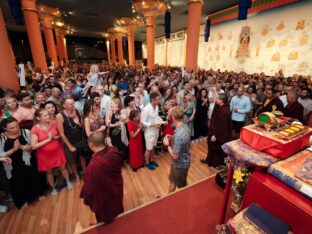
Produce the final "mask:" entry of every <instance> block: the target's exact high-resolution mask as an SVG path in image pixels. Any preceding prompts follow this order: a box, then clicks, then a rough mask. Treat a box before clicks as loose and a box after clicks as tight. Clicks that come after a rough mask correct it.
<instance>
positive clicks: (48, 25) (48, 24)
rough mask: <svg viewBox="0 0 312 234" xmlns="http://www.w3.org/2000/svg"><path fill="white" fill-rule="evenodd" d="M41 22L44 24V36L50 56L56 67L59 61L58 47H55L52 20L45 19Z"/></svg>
mask: <svg viewBox="0 0 312 234" xmlns="http://www.w3.org/2000/svg"><path fill="white" fill-rule="evenodd" d="M41 23H42V26H43V32H44V37H45V40H46V44H47V48H48V53H49V56H50V58H51V60H52V61H53V63H54V67H58V66H59V63H58V60H57V53H56V47H55V42H54V37H53V28H52V21H51V20H48V19H44V20H42V22H41Z"/></svg>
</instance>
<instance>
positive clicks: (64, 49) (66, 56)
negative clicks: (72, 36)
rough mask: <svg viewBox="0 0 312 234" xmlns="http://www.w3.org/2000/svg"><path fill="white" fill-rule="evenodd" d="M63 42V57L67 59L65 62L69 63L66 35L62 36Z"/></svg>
mask: <svg viewBox="0 0 312 234" xmlns="http://www.w3.org/2000/svg"><path fill="white" fill-rule="evenodd" d="M61 42H62V51H63V57H64V59H65V62H66V63H68V55H67V46H66V39H65V36H64V34H61Z"/></svg>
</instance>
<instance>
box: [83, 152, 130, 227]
mask: <svg viewBox="0 0 312 234" xmlns="http://www.w3.org/2000/svg"><path fill="white" fill-rule="evenodd" d="M121 167H122V155H121V154H120V153H119V152H118V150H117V149H116V148H114V147H106V148H105V149H104V150H103V151H100V152H98V153H96V154H94V156H93V158H92V159H91V161H90V163H89V165H88V167H87V169H86V171H85V174H84V185H83V187H82V190H81V193H80V197H81V198H83V199H84V204H85V205H87V206H89V207H90V209H91V210H92V211H93V212H94V213H95V215H96V219H97V221H98V222H105V223H110V222H111V221H112V220H113V219H114V218H115V217H117V215H118V214H120V213H122V212H123V211H124V209H123V180H122V175H121Z"/></svg>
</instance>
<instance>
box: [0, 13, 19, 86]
mask: <svg viewBox="0 0 312 234" xmlns="http://www.w3.org/2000/svg"><path fill="white" fill-rule="evenodd" d="M0 35H1V36H0V71H1V72H0V87H1V88H3V89H13V90H14V91H18V90H19V83H18V79H17V76H16V70H15V64H14V62H13V61H14V57H13V54H12V51H13V50H12V46H11V43H10V41H9V37H8V33H7V30H6V27H5V22H4V18H3V15H2V9H1V8H0Z"/></svg>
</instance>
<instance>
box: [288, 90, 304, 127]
mask: <svg viewBox="0 0 312 234" xmlns="http://www.w3.org/2000/svg"><path fill="white" fill-rule="evenodd" d="M287 103H288V104H287V106H286V107H285V109H284V116H286V117H290V118H293V119H298V120H299V121H300V122H302V121H303V110H304V108H303V106H302V105H301V104H300V103H299V102H298V95H297V93H296V91H289V92H288V94H287Z"/></svg>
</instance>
